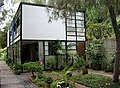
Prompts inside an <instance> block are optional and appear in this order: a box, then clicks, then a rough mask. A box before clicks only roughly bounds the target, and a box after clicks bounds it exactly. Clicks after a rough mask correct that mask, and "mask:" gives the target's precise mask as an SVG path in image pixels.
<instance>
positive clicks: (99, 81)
mask: <svg viewBox="0 0 120 88" xmlns="http://www.w3.org/2000/svg"><path fill="white" fill-rule="evenodd" d="M71 79H72V80H75V82H77V83H80V84H83V85H85V86H87V87H90V88H120V83H113V82H111V81H112V79H111V78H110V77H106V76H102V75H97V74H87V75H83V76H79V77H78V76H73V77H71Z"/></svg>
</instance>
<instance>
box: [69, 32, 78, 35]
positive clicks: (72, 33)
mask: <svg viewBox="0 0 120 88" xmlns="http://www.w3.org/2000/svg"><path fill="white" fill-rule="evenodd" d="M67 35H76V33H75V32H67Z"/></svg>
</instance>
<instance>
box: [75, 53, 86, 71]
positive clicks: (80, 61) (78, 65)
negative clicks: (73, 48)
mask: <svg viewBox="0 0 120 88" xmlns="http://www.w3.org/2000/svg"><path fill="white" fill-rule="evenodd" d="M73 67H74V68H75V69H77V70H82V67H85V60H84V59H83V58H82V57H79V56H78V55H77V56H76V58H75V59H74V63H73Z"/></svg>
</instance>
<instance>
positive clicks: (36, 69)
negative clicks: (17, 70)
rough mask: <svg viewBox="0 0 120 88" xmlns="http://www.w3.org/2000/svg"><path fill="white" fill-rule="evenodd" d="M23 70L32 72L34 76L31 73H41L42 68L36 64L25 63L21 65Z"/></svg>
mask: <svg viewBox="0 0 120 88" xmlns="http://www.w3.org/2000/svg"><path fill="white" fill-rule="evenodd" d="M23 69H24V70H27V71H29V72H32V75H33V76H35V75H34V73H33V72H42V70H43V67H42V65H40V64H39V63H38V62H27V63H24V64H23Z"/></svg>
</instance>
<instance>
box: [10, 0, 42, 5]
mask: <svg viewBox="0 0 120 88" xmlns="http://www.w3.org/2000/svg"><path fill="white" fill-rule="evenodd" d="M19 2H31V3H37V4H43V0H12V3H19Z"/></svg>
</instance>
